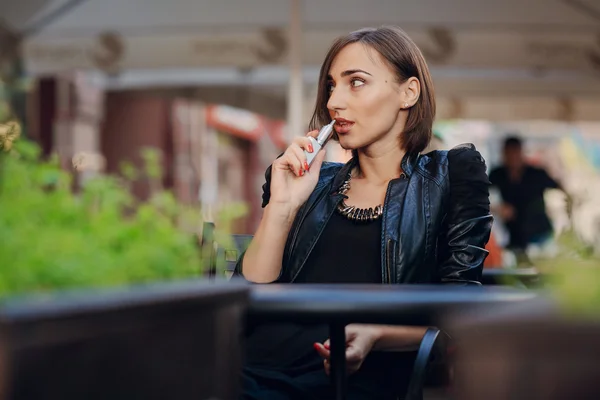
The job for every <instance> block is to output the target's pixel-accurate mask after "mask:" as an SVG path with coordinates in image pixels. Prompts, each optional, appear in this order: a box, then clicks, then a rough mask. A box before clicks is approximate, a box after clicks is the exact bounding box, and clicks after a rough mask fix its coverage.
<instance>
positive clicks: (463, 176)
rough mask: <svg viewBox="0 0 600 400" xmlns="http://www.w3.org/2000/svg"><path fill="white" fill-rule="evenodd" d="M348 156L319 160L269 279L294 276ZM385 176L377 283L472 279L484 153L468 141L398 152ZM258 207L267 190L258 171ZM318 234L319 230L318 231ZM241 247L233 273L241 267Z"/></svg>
mask: <svg viewBox="0 0 600 400" xmlns="http://www.w3.org/2000/svg"><path fill="white" fill-rule="evenodd" d="M355 163H356V161H355V160H354V159H352V160H350V161H349V162H348V163H347V164H345V165H344V164H338V163H323V166H322V167H321V174H320V177H319V181H318V183H317V185H316V187H315V189H314V191H313V193H312V194H311V195H310V197H309V198H308V200H307V201H306V203H305V204H304V205H303V206H302V207H301V209H300V210H299V211H298V214H297V216H296V218H295V220H294V223H293V224H292V227H291V229H290V232H289V234H288V238H287V242H286V245H285V249H284V254H283V265H282V269H281V273H280V276H279V277H278V278H277V280H276V282H279V283H290V282H294V280H295V278H296V277H297V276H298V273H299V272H300V270H301V269H302V267H303V266H304V263H305V262H306V260H307V259H308V256H309V254H310V252H311V250H312V248H313V246H314V245H315V243H316V241H317V240H319V239H320V238H321V233H322V232H323V229H324V227H325V225H326V224H327V222H328V221H329V218H330V217H331V215H332V213H333V212H335V209H336V206H337V205H338V203H339V202H340V201H341V200H342V199H343V197H344V196H343V195H341V194H339V193H338V188H339V187H340V185H341V184H342V182H343V181H344V179H345V177H346V176H347V174H348V172H349V171H350V170H351V168H352V167H354V166H355ZM402 169H403V171H404V175H403V176H402V177H401V178H398V179H394V180H392V181H390V182H389V184H388V188H387V193H386V196H385V203H384V213H383V216H382V218H383V219H382V232H381V281H382V283H462V284H479V281H480V277H481V270H482V268H483V261H484V260H485V257H486V256H487V251H486V250H485V249H484V247H485V245H486V243H487V241H488V239H489V236H490V230H491V227H492V216H491V214H490V209H489V194H488V187H489V181H488V178H487V174H486V166H485V161H484V160H483V158H482V157H481V155H480V154H479V152H477V151H476V150H475V146H473V145H472V144H467V145H461V146H459V147H456V148H454V149H452V150H450V151H433V152H431V153H428V154H425V155H418V156H413V157H410V156H408V155H407V156H406V157H404V159H403V160H402ZM265 177H266V183H265V184H264V185H263V207H265V206H266V205H267V204H268V201H269V197H270V190H269V189H270V183H271V182H270V177H271V168H270V167H269V169H267V172H266V174H265ZM321 239H324V238H321ZM242 260H243V255H242V257H240V259H239V260H238V263H237V266H236V271H235V273H236V275H241V265H242Z"/></svg>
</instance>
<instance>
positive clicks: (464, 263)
mask: <svg viewBox="0 0 600 400" xmlns="http://www.w3.org/2000/svg"><path fill="white" fill-rule="evenodd" d="M448 172H449V184H450V190H449V193H450V195H449V205H448V208H447V214H446V217H445V219H444V222H443V226H442V229H441V232H440V236H439V241H438V265H439V270H438V274H439V279H440V281H441V282H442V283H457V284H475V285H477V284H480V280H481V273H482V270H483V262H484V260H485V258H486V257H487V254H488V252H487V250H485V245H486V244H487V242H488V240H489V237H490V232H491V229H492V222H493V217H492V216H491V214H490V201H489V186H490V182H489V179H488V176H487V173H486V165H485V161H484V160H483V158H482V157H481V155H480V154H479V152H478V151H477V150H475V146H474V145H472V144H468V145H461V146H459V147H455V148H453V149H452V150H450V151H449V152H448Z"/></svg>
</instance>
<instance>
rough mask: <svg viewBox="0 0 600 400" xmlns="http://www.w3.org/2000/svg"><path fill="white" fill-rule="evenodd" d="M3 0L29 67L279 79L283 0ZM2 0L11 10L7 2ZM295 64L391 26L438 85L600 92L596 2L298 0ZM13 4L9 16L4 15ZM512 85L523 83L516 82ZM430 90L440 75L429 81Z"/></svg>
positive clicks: (308, 65) (284, 47)
mask: <svg viewBox="0 0 600 400" xmlns="http://www.w3.org/2000/svg"><path fill="white" fill-rule="evenodd" d="M34 2H35V3H36V5H37V6H38V7H39V9H38V10H37V12H33V11H32V9H31V7H29V8H27V7H26V5H25V4H21V3H28V4H31V3H32V2H16V3H15V2H14V1H12V0H0V12H2V14H1V15H2V17H3V19H4V20H5V22H6V23H7V25H8V26H11V27H12V28H13V29H14V30H15V31H19V32H24V33H28V37H27V38H26V40H25V42H24V47H23V54H24V58H25V65H26V69H27V71H28V72H29V73H30V74H34V75H44V74H54V73H57V72H60V71H65V70H73V69H83V70H88V71H104V72H101V73H100V75H102V74H104V75H106V74H105V72H110V73H114V74H115V77H113V78H108V77H106V76H104V78H102V81H103V82H104V83H105V84H106V85H108V87H113V88H118V87H119V85H121V87H133V86H136V85H137V86H138V87H140V86H142V85H144V84H149V85H151V82H152V81H153V80H154V81H153V82H154V85H159V86H160V85H166V84H169V83H171V84H174V85H176V86H180V85H204V84H215V85H220V84H231V85H237V84H241V85H244V84H246V85H267V86H269V85H270V86H276V85H285V82H286V80H287V79H288V77H289V75H287V74H288V72H287V68H286V66H287V65H288V59H289V48H290V41H289V38H288V36H287V29H288V25H289V21H290V4H291V1H289V0H287V1H286V0H246V1H240V0H170V1H163V0H47V1H43V0H34ZM8 3H11V4H10V7H8V6H7V4H8ZM301 4H302V13H301V14H302V27H303V31H304V34H303V40H302V50H301V54H302V63H303V65H304V77H305V82H306V83H312V82H314V79H315V76H316V72H315V68H317V67H318V65H319V64H320V63H321V61H322V59H323V57H324V54H325V52H326V50H327V48H328V46H329V44H330V43H331V42H332V40H333V39H334V38H335V37H337V36H338V35H340V34H343V33H346V32H348V31H351V30H354V29H357V28H360V27H363V26H377V25H382V24H396V25H399V26H401V27H403V28H404V29H405V30H407V32H408V33H409V35H410V36H411V37H412V38H413V39H414V40H415V41H416V42H417V44H418V45H419V47H420V48H421V49H422V50H423V52H424V53H425V55H426V58H427V60H428V63H429V64H430V66H431V68H432V70H433V73H434V77H436V80H437V81H439V82H441V83H440V84H439V86H440V87H442V88H443V87H444V86H445V87H462V86H461V85H460V84H457V83H458V82H460V83H464V84H465V85H466V86H467V87H469V86H470V84H469V82H473V83H474V82H480V83H481V84H482V85H483V86H481V90H490V91H493V90H496V89H495V88H502V87H504V86H503V85H504V84H506V83H507V82H511V83H512V85H509V86H508V87H516V88H520V89H521V90H520V91H521V92H524V91H527V90H529V89H530V90H531V91H532V93H533V92H536V93H537V92H544V93H549V94H552V93H555V94H565V93H567V94H568V91H569V90H573V91H574V92H575V93H582V94H590V93H593V94H595V95H600V84H599V82H600V29H599V27H600V0H525V1H523V0H503V1H497V0H452V1H449V0H371V1H369V2H367V1H364V0H302V1H301ZM6 11H10V12H8V13H7V12H6ZM519 83H522V84H521V85H519ZM436 86H438V83H437V82H436Z"/></svg>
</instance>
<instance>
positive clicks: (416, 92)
mask: <svg viewBox="0 0 600 400" xmlns="http://www.w3.org/2000/svg"><path fill="white" fill-rule="evenodd" d="M402 86H404V91H403V94H404V96H403V97H404V100H403V104H402V108H410V107H412V106H414V105H415V104H416V102H417V100H419V96H420V95H421V82H419V80H418V79H417V78H415V77H414V76H413V77H410V78H408V79H407V80H406V82H404V84H403V85H402Z"/></svg>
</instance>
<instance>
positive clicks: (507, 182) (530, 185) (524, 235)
mask: <svg viewBox="0 0 600 400" xmlns="http://www.w3.org/2000/svg"><path fill="white" fill-rule="evenodd" d="M490 181H491V182H492V185H494V186H496V187H497V188H498V189H499V191H500V195H501V196H502V200H503V201H504V202H506V203H508V204H510V205H511V206H513V207H514V209H515V213H516V215H515V218H514V219H513V220H512V221H506V222H505V224H506V228H507V229H508V232H509V235H510V244H509V246H510V247H514V248H525V247H526V246H527V245H528V244H529V243H531V242H534V241H535V240H537V239H539V238H541V237H542V236H545V235H548V234H551V233H552V224H551V223H550V219H549V218H548V215H547V214H546V204H545V202H544V191H545V190H546V189H556V188H558V187H559V185H558V183H556V181H554V179H552V178H551V177H550V176H549V175H548V174H547V173H546V171H544V170H543V169H539V168H535V167H532V166H526V167H525V169H524V171H523V175H522V177H521V180H520V181H512V180H511V179H510V177H509V173H508V170H507V169H506V167H498V168H496V169H494V170H493V171H492V172H491V173H490Z"/></svg>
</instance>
